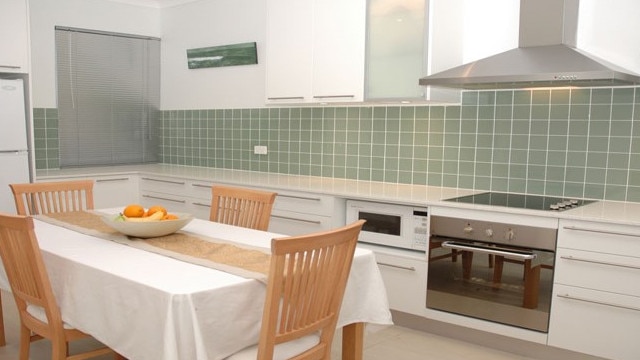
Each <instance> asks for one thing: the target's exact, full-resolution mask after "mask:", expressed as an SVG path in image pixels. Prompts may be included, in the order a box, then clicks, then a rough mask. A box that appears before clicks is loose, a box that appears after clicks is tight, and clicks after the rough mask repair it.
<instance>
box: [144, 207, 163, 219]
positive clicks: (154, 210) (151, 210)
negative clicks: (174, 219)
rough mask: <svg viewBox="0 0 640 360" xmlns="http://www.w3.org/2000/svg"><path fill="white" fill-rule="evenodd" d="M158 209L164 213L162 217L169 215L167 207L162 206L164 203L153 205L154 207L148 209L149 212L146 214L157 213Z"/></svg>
mask: <svg viewBox="0 0 640 360" xmlns="http://www.w3.org/2000/svg"><path fill="white" fill-rule="evenodd" d="M158 211H159V212H161V213H162V217H164V216H165V215H167V209H165V207H164V206H162V205H153V206H152V207H150V208H149V209H148V210H147V212H146V213H145V214H144V216H151V215H153V214H155V213H157V212H158Z"/></svg>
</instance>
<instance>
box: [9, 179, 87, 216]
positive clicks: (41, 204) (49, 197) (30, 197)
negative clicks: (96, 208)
mask: <svg viewBox="0 0 640 360" xmlns="http://www.w3.org/2000/svg"><path fill="white" fill-rule="evenodd" d="M9 186H10V187H11V191H12V192H13V197H14V200H15V203H16V211H17V213H18V215H38V214H48V213H59V212H69V211H80V210H93V180H72V181H52V182H36V183H24V184H10V185H9Z"/></svg>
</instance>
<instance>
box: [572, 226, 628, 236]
mask: <svg viewBox="0 0 640 360" xmlns="http://www.w3.org/2000/svg"><path fill="white" fill-rule="evenodd" d="M562 228H563V229H566V230H575V231H588V232H594V233H600V234H608V235H622V236H632V237H640V234H634V233H630V232H623V231H610V230H598V229H591V228H584V227H580V226H563V227H562Z"/></svg>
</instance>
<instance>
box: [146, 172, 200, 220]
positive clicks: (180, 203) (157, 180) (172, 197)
mask: <svg viewBox="0 0 640 360" xmlns="http://www.w3.org/2000/svg"><path fill="white" fill-rule="evenodd" d="M188 189H189V187H188V184H187V180H186V179H182V178H174V177H164V176H156V175H146V174H143V175H141V176H140V203H141V205H142V206H144V207H150V206H153V205H162V206H164V207H165V208H166V209H167V211H169V212H189V207H188V201H187V199H188Z"/></svg>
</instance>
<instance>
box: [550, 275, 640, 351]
mask: <svg viewBox="0 0 640 360" xmlns="http://www.w3.org/2000/svg"><path fill="white" fill-rule="evenodd" d="M612 281H615V280H614V279H612ZM553 294H554V295H553V302H552V306H551V320H550V324H549V337H548V339H549V340H548V344H549V345H551V346H555V347H558V348H563V349H568V350H572V351H577V352H581V353H586V354H590V355H594V356H600V357H604V358H607V359H616V360H637V359H640V342H639V341H638V338H639V335H638V334H639V329H640V328H639V324H640V297H635V296H629V295H621V294H614V293H609V292H603V291H596V290H590V289H583V288H579V287H572V286H565V285H558V284H556V285H555V287H554V292H553Z"/></svg>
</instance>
